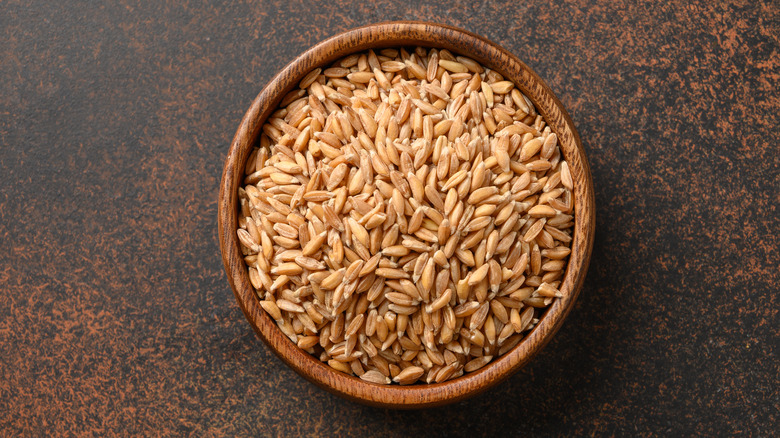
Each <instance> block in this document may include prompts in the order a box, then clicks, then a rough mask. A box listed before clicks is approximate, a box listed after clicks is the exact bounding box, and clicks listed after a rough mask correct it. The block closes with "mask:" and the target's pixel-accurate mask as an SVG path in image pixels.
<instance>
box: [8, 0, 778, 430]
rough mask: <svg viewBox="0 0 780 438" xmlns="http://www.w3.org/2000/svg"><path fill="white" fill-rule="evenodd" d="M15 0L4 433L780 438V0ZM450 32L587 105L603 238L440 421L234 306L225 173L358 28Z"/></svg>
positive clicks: (584, 127) (438, 412) (576, 111)
mask: <svg viewBox="0 0 780 438" xmlns="http://www.w3.org/2000/svg"><path fill="white" fill-rule="evenodd" d="M450 3H451V4H453V5H454V6H443V5H440V4H439V2H425V3H424V4H422V5H419V4H418V3H416V2H398V1H393V2H390V1H378V2H374V3H371V4H370V5H367V6H361V7H351V8H349V7H346V5H348V2H345V1H335V2H333V1H331V2H319V1H318V2H314V4H313V5H311V4H310V3H302V2H297V1H279V2H213V3H208V2H201V1H189V2H131V1H119V2H115V3H111V4H105V5H100V4H98V3H94V2H86V1H71V2H54V1H35V0H33V1H15V0H12V1H5V2H2V3H0V41H1V42H0V290H2V294H1V295H0V351H1V352H2V353H0V376H1V377H0V431H1V432H2V435H4V436H7V435H11V436H14V435H24V436H31V435H32V436H41V435H46V434H48V433H54V434H56V435H68V434H71V433H75V434H94V435H106V434H113V433H118V434H122V435H124V434H142V435H157V434H162V435H182V434H194V435H197V436H203V435H269V434H270V435H279V434H281V435H286V436H296V435H335V436H345V435H354V436H363V435H369V434H371V435H372V436H388V435H394V433H393V432H394V431H399V430H403V431H406V433H408V434H412V435H411V436H415V435H418V434H426V435H428V436H452V435H499V434H501V435H507V434H511V435H516V434H520V433H531V434H534V435H539V436H556V435H564V436H571V435H620V436H625V435H668V434H670V433H674V434H675V435H677V434H685V435H689V434H702V435H719V434H727V435H731V434H747V435H756V436H767V435H773V434H775V433H776V432H775V430H776V429H775V428H776V425H777V424H778V423H780V381H779V379H780V377H778V376H780V366H779V365H778V363H780V360H778V357H777V345H778V344H780V339H779V338H778V328H779V327H780V317H779V315H778V310H777V308H778V306H779V305H780V303H779V302H778V298H777V292H778V282H779V281H780V274H778V273H779V272H780V269H778V266H780V250H779V247H780V238H779V237H778V235H780V219H778V206H779V205H780V146H778V145H779V144H780V134H778V126H780V115H779V114H780V92H778V84H780V5H779V4H778V3H777V2H772V1H759V2H747V1H745V2H734V3H725V2H719V4H710V2H694V3H689V2H678V3H663V4H662V3H657V2H644V3H633V2H631V3H629V2H613V1H602V2H590V1H587V0H574V1H569V2H560V3H559V4H556V5H553V4H552V2H550V3H543V2H536V1H532V2H522V3H521V4H518V3H517V2H460V1H455V2H450ZM389 19H421V20H431V21H439V22H443V23H447V24H451V25H455V26H459V27H463V28H465V29H467V30H470V31H473V32H476V33H478V34H480V35H483V36H485V37H487V38H490V39H492V40H493V41H495V42H497V43H499V44H501V45H503V46H505V47H506V48H508V49H509V50H510V51H512V52H514V53H515V54H517V55H518V56H519V57H520V58H521V59H523V60H524V61H525V62H526V63H527V64H528V65H529V66H531V67H532V68H533V69H535V70H536V72H537V73H539V75H540V76H541V77H542V78H544V79H545V80H546V82H547V83H548V85H550V87H551V88H552V89H553V91H554V92H555V93H557V95H558V97H559V98H560V99H561V101H562V102H563V103H564V105H566V107H567V109H568V111H569V113H570V114H571V116H572V119H573V120H574V122H575V124H576V125H577V128H578V129H579V132H580V135H581V137H582V140H583V144H584V146H585V148H586V150H587V152H588V154H589V159H590V164H591V169H592V172H593V177H594V184H595V189H596V205H597V223H598V225H597V234H596V242H595V247H594V252H593V257H592V259H591V268H590V271H589V276H588V279H587V281H586V284H585V288H584V289H583V292H582V295H581V298H580V300H579V302H578V304H577V306H576V307H575V309H574V310H573V311H572V313H571V315H570V316H569V319H568V320H567V322H566V323H565V325H564V326H563V328H562V329H561V330H560V332H559V333H558V335H557V337H556V338H555V339H554V340H553V341H552V342H551V343H550V344H549V345H548V346H547V347H546V348H545V349H544V350H543V352H542V353H541V354H540V355H539V356H537V358H536V359H535V360H534V361H533V362H532V363H531V364H530V365H529V366H527V367H526V368H524V369H523V370H522V371H521V372H520V373H518V374H517V375H515V376H514V377H512V378H511V379H509V380H508V381H507V382H506V383H505V384H504V385H501V386H500V387H499V388H496V389H494V390H491V391H489V392H487V393H485V394H483V395H481V396H478V397H477V398H475V399H472V400H469V401H465V402H461V403H458V404H455V405H452V406H448V407H444V408H436V409H432V410H426V411H411V412H396V411H385V410H380V409H375V408H369V407H364V406H360V405H356V404H353V403H350V402H346V401H343V400H341V399H338V398H336V397H334V396H331V395H329V394H327V393H325V392H323V391H321V390H319V389H317V388H316V387H314V386H313V385H311V384H309V383H308V382H306V381H304V380H303V379H302V378H300V377H299V376H298V375H296V374H295V373H294V372H292V371H291V370H289V369H288V368H286V367H285V366H284V365H283V364H282V362H281V361H280V360H278V359H277V358H276V357H275V356H273V355H272V354H271V353H270V352H269V351H268V349H267V348H266V347H265V346H264V345H263V344H262V343H261V342H259V341H258V339H257V338H256V336H255V335H254V333H253V332H252V330H251V328H250V327H249V325H248V323H247V322H246V320H245V319H244V316H243V315H242V314H241V311H240V309H239V308H238V305H237V304H236V302H235V299H234V298H233V294H232V292H231V291H230V288H229V285H228V282H227V280H226V278H225V274H224V272H223V269H222V263H221V259H220V254H219V249H218V245H217V240H216V211H215V208H216V199H217V185H218V182H219V177H220V175H221V167H222V163H223V160H224V157H225V154H226V152H227V147H228V144H229V142H230V139H231V138H232V135H233V134H234V132H235V129H236V127H237V124H238V122H239V120H240V118H241V116H242V115H243V112H244V111H245V110H246V108H247V107H248V106H249V103H250V102H251V100H252V99H253V98H254V96H255V95H256V94H257V93H258V92H259V91H260V89H261V88H262V87H263V85H264V84H265V83H266V82H267V81H268V80H269V79H270V78H271V77H272V76H273V74H274V73H275V71H277V70H278V69H279V68H281V67H282V66H283V65H284V64H285V63H287V62H288V61H290V60H291V59H292V58H293V57H294V56H295V55H296V54H298V53H300V52H301V51H302V50H304V49H305V48H306V47H308V46H310V45H312V44H314V43H316V42H318V41H320V40H322V39H324V38H325V37H328V36H330V35H333V34H334V33H336V32H339V31H342V30H345V29H347V28H352V27H356V26H359V25H362V24H367V23H370V22H377V21H382V20H389Z"/></svg>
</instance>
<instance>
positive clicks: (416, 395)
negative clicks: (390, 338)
mask: <svg viewBox="0 0 780 438" xmlns="http://www.w3.org/2000/svg"><path fill="white" fill-rule="evenodd" d="M418 45H419V46H425V47H436V48H446V49H448V50H450V51H452V52H454V53H458V54H462V55H465V56H468V57H471V58H472V59H474V60H476V61H478V62H480V63H482V65H484V66H486V67H490V68H492V69H494V70H496V71H498V72H499V73H501V74H502V75H504V77H505V78H506V79H509V80H511V81H513V82H514V83H515V84H516V86H517V87H519V88H520V90H521V91H522V92H524V93H525V94H526V96H528V97H529V98H530V99H531V100H532V101H533V103H534V105H535V106H536V108H537V110H538V112H539V113H540V114H541V115H542V116H543V117H544V119H545V121H546V122H547V124H548V125H549V126H550V128H551V129H552V131H553V132H554V133H556V134H557V136H558V141H559V145H560V148H561V152H562V154H563V156H564V158H565V159H566V160H567V161H568V163H569V166H570V169H571V174H572V178H573V181H574V206H575V207H574V210H575V228H574V234H573V241H572V252H571V255H570V258H569V262H568V266H567V268H566V272H565V275H564V278H563V281H562V283H561V286H560V290H561V292H562V293H563V295H564V297H563V298H559V299H556V300H555V301H554V302H553V303H552V304H551V305H550V306H549V307H548V308H547V309H546V311H545V313H544V314H543V316H542V317H541V319H540V322H539V323H538V325H537V326H536V327H535V328H534V329H533V330H532V331H531V332H530V333H528V334H527V335H526V337H525V338H524V339H523V340H522V341H521V342H520V343H519V344H518V345H517V346H516V347H515V348H514V349H512V350H510V351H509V352H507V353H506V354H504V355H503V356H500V357H498V358H497V359H495V360H494V361H493V362H491V363H489V364H488V365H486V366H485V367H483V368H481V369H480V370H478V371H475V372H472V373H467V374H465V375H463V376H461V377H459V378H456V379H453V380H450V381H446V382H444V383H438V384H416V385H410V386H399V385H395V384H394V385H387V386H382V385H376V384H372V383H368V382H365V381H363V380H361V379H359V378H356V377H352V376H348V375H346V374H343V373H340V372H338V371H335V370H333V369H332V368H330V367H329V366H328V365H327V364H325V363H323V362H320V361H319V360H318V359H317V358H316V357H313V356H312V355H310V354H308V353H306V352H305V351H303V350H301V349H300V348H298V347H297V346H296V345H294V344H293V343H292V342H291V341H290V340H289V339H288V338H287V337H286V336H285V335H284V334H282V332H281V330H280V329H279V328H278V327H277V325H276V323H275V322H274V321H273V320H272V319H271V318H270V317H269V316H268V315H267V314H266V313H265V311H264V310H263V309H262V308H261V307H260V303H259V300H258V298H257V296H256V294H255V292H254V290H253V288H252V285H251V283H250V281H249V275H248V273H247V267H246V266H245V264H244V261H243V258H242V256H241V252H240V249H239V242H238V239H237V237H236V228H237V226H238V212H239V204H238V188H239V186H240V185H241V183H242V181H243V176H244V172H243V171H244V168H245V164H246V160H247V158H248V156H249V154H250V153H251V151H252V148H253V146H254V145H255V143H256V141H257V140H258V138H259V135H260V131H261V126H262V125H263V123H264V122H265V120H266V118H267V117H268V116H269V114H271V113H272V112H273V111H274V110H275V109H276V108H277V106H278V104H279V102H280V101H281V99H282V97H284V95H285V94H287V93H288V92H289V91H291V90H292V89H293V88H294V87H296V86H297V84H298V83H299V82H300V81H301V79H302V78H303V77H304V76H305V75H306V74H307V73H308V72H309V71H311V70H313V69H314V68H316V67H318V66H323V65H326V64H329V63H331V62H333V61H335V60H337V59H339V58H341V57H343V56H345V55H348V54H350V53H354V52H359V51H364V50H367V49H371V48H373V49H376V48H386V47H399V46H418ZM594 213H595V210H594V200H593V184H592V179H591V175H590V169H589V166H588V161H587V159H586V157H585V151H584V150H583V148H582V144H581V143H580V139H579V136H578V134H577V131H576V129H575V128H574V124H573V123H572V121H571V119H570V118H569V116H568V114H567V113H566V110H565V109H564V108H563V105H561V102H560V101H559V100H558V99H557V98H556V97H555V96H554V95H553V93H552V91H550V88H549V87H548V86H547V85H546V84H545V83H544V82H543V81H542V79H541V78H539V76H537V75H536V74H535V73H534V72H533V71H531V69H530V68H528V66H526V65H525V64H523V63H522V62H521V61H520V60H519V59H517V58H516V57H515V56H514V55H512V54H511V53H509V52H507V51H506V50H504V49H502V48H501V47H499V46H497V45H496V44H494V43H492V42H490V41H488V40H486V39H484V38H482V37H479V36H477V35H474V34H472V33H469V32H467V31H464V30H460V29H456V28H453V27H450V26H445V25H439V24H430V23H420V22H391V23H382V24H376V25H370V26H366V27H361V28H358V29H354V30H350V31H347V32H344V33H342V34H339V35H336V36H334V37H332V38H329V39H327V40H325V41H323V42H321V43H319V44H317V45H316V46H314V47H312V48H311V49H309V50H307V51H306V52H304V53H303V54H301V55H300V56H298V57H297V58H296V59H294V60H293V61H292V62H291V63H290V64H288V65H287V66H286V67H285V68H284V69H283V70H282V71H281V72H280V73H279V74H277V75H276V76H275V77H274V78H273V79H272V80H271V82H270V83H269V84H268V85H267V86H266V87H265V88H264V89H263V91H261V92H260V94H259V95H258V96H257V98H256V99H255V100H254V102H252V106H251V107H250V108H249V110H248V111H247V112H246V114H245V115H244V118H243V119H242V120H241V125H240V126H239V128H238V131H237V132H236V135H235V138H234V139H233V142H232V144H231V146H230V150H229V152H228V156H227V160H226V161H225V168H224V171H223V174H222V182H221V185H220V191H219V243H220V248H221V250H222V259H223V262H224V265H225V271H226V272H227V276H228V280H229V281H230V285H231V286H232V288H233V292H234V293H235V296H236V299H237V300H238V304H239V305H240V306H241V310H243V311H244V315H246V318H247V319H248V320H249V322H250V324H251V325H252V327H253V328H254V329H255V331H256V332H257V334H258V336H260V339H262V340H263V341H264V342H265V343H266V344H267V345H268V346H269V347H270V348H271V350H273V351H274V353H276V354H277V355H278V356H279V357H280V358H281V359H282V360H283V361H284V362H285V363H287V365H289V366H290V367H291V368H293V369H294V370H295V371H297V372H298V373H299V374H300V375H302V376H303V377H305V378H306V379H308V380H310V381H311V382H313V383H315V384H316V385H318V386H320V387H322V388H324V389H326V390H328V391H330V392H332V393H335V394H338V395H340V396H343V397H346V398H348V399H351V400H354V401H358V402H362V403H366V404H369V405H375V406H382V407H390V408H420V407H428V406H436V405H442V404H446V403H451V402H455V401H458V400H462V399H464V398H467V397H470V396H473V395H475V394H478V393H480V392H482V391H484V390H486V389H488V388H490V387H492V386H494V385H496V384H497V383H499V382H501V381H503V380H504V379H506V378H507V377H509V376H510V375H512V374H513V373H514V372H516V371H517V370H519V369H520V368H521V367H522V366H523V365H525V364H526V363H527V362H528V361H529V360H531V358H532V357H533V356H534V355H535V354H536V353H538V352H539V350H541V348H542V347H543V346H544V345H545V344H547V342H549V341H550V339H551V338H552V336H553V335H554V334H555V333H556V332H557V331H558V329H559V328H560V327H561V324H562V323H563V320H564V318H565V317H566V315H567V314H568V313H569V311H570V310H571V308H572V306H573V304H574V302H575V300H576V299H577V295H578V294H579V292H580V289H581V287H582V284H583V281H584V279H585V273H586V270H587V266H588V262H589V259H590V254H591V248H592V246H593V234H594V221H595V219H594Z"/></svg>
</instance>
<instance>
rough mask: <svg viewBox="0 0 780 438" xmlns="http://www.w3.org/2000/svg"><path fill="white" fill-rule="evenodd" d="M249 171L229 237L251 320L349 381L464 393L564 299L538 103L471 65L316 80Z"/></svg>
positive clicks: (266, 129)
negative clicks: (456, 382)
mask: <svg viewBox="0 0 780 438" xmlns="http://www.w3.org/2000/svg"><path fill="white" fill-rule="evenodd" d="M244 170H245V175H246V176H245V179H244V186H243V187H242V188H241V189H239V201H240V206H241V217H240V218H239V228H238V230H237V232H236V233H237V237H238V240H239V242H240V244H241V251H242V253H243V255H244V259H245V262H246V264H247V266H248V274H249V279H250V282H251V284H252V286H253V287H254V288H255V289H256V290H257V293H258V296H259V297H260V298H262V300H261V306H262V307H263V309H264V310H265V311H266V312H267V313H268V314H269V316H270V317H271V318H272V319H274V320H275V321H276V322H277V324H278V325H279V327H280V329H281V330H282V332H283V333H285V335H287V336H288V337H289V338H290V339H291V340H293V341H294V342H296V344H297V345H298V346H299V347H300V348H302V349H304V350H306V351H308V352H310V353H312V354H314V355H315V356H318V357H319V358H320V359H321V360H323V361H325V362H327V363H328V364H329V365H330V366H331V367H332V368H334V369H336V370H339V371H341V372H345V373H350V374H354V375H357V376H359V377H360V378H361V379H363V380H365V381H368V382H372V383H377V384H389V383H391V381H395V382H396V383H400V384H403V385H407V384H413V383H416V382H441V381H444V380H447V379H451V378H456V377H457V376H460V375H462V374H463V373H468V372H472V371H475V370H477V369H479V368H481V367H483V366H485V365H487V364H488V363H489V362H490V361H491V360H493V359H494V358H495V357H497V356H500V355H501V354H504V353H506V352H507V351H509V350H510V349H511V348H513V347H514V346H515V345H517V343H519V342H520V341H521V340H522V339H523V337H524V336H525V333H526V332H527V331H528V330H531V329H532V328H533V327H534V326H535V324H536V323H538V319H539V317H540V315H541V311H543V309H544V308H545V307H546V306H548V305H549V304H550V303H551V302H552V300H554V299H556V298H559V297H562V296H563V293H562V292H561V290H560V284H561V280H560V279H561V278H562V276H563V273H564V270H565V268H566V263H567V258H568V256H569V255H570V252H571V251H570V249H569V246H570V243H571V240H572V235H571V234H572V225H573V216H572V205H573V198H572V191H573V188H574V187H573V180H572V176H571V169H570V167H569V165H568V163H567V162H566V161H564V160H563V159H562V156H561V153H560V149H559V145H558V138H557V136H556V134H555V133H554V132H552V131H551V129H550V127H548V126H547V125H546V123H545V121H544V120H543V119H542V117H541V116H540V115H538V114H537V112H536V110H535V108H534V107H533V104H532V103H531V101H530V99H528V98H527V97H526V96H525V95H524V94H523V93H522V92H521V91H520V90H519V89H518V88H516V87H515V85H514V84H513V83H512V82H510V81H507V80H505V79H504V78H503V77H502V76H501V75H500V74H498V73H497V72H495V71H493V70H489V69H484V68H483V67H482V66H481V65H479V64H478V63H477V62H475V61H474V60H472V59H470V58H466V57H462V56H455V55H454V54H452V53H450V52H449V51H447V50H436V49H430V50H429V49H424V48H417V49H415V50H414V51H412V52H409V51H406V50H404V49H383V50H382V51H381V52H379V54H377V53H375V52H373V51H368V52H365V53H359V54H354V55H350V56H347V57H345V58H343V59H341V60H339V61H336V62H335V63H333V64H332V65H330V66H327V67H322V68H317V69H314V70H313V71H311V72H310V73H309V74H307V75H306V76H305V77H304V78H303V79H302V80H301V82H300V83H299V88H298V89H296V90H293V91H292V92H290V93H288V94H287V95H286V96H285V97H284V98H283V100H282V104H281V106H280V109H279V110H277V111H276V112H274V113H273V114H272V115H271V117H270V118H269V119H268V121H267V123H266V124H265V125H264V126H263V128H262V132H261V135H260V140H259V142H258V147H257V148H255V149H254V150H253V151H252V152H251V155H250V157H249V159H248V161H247V164H246V166H245V168H244ZM537 309H538V310H537Z"/></svg>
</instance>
